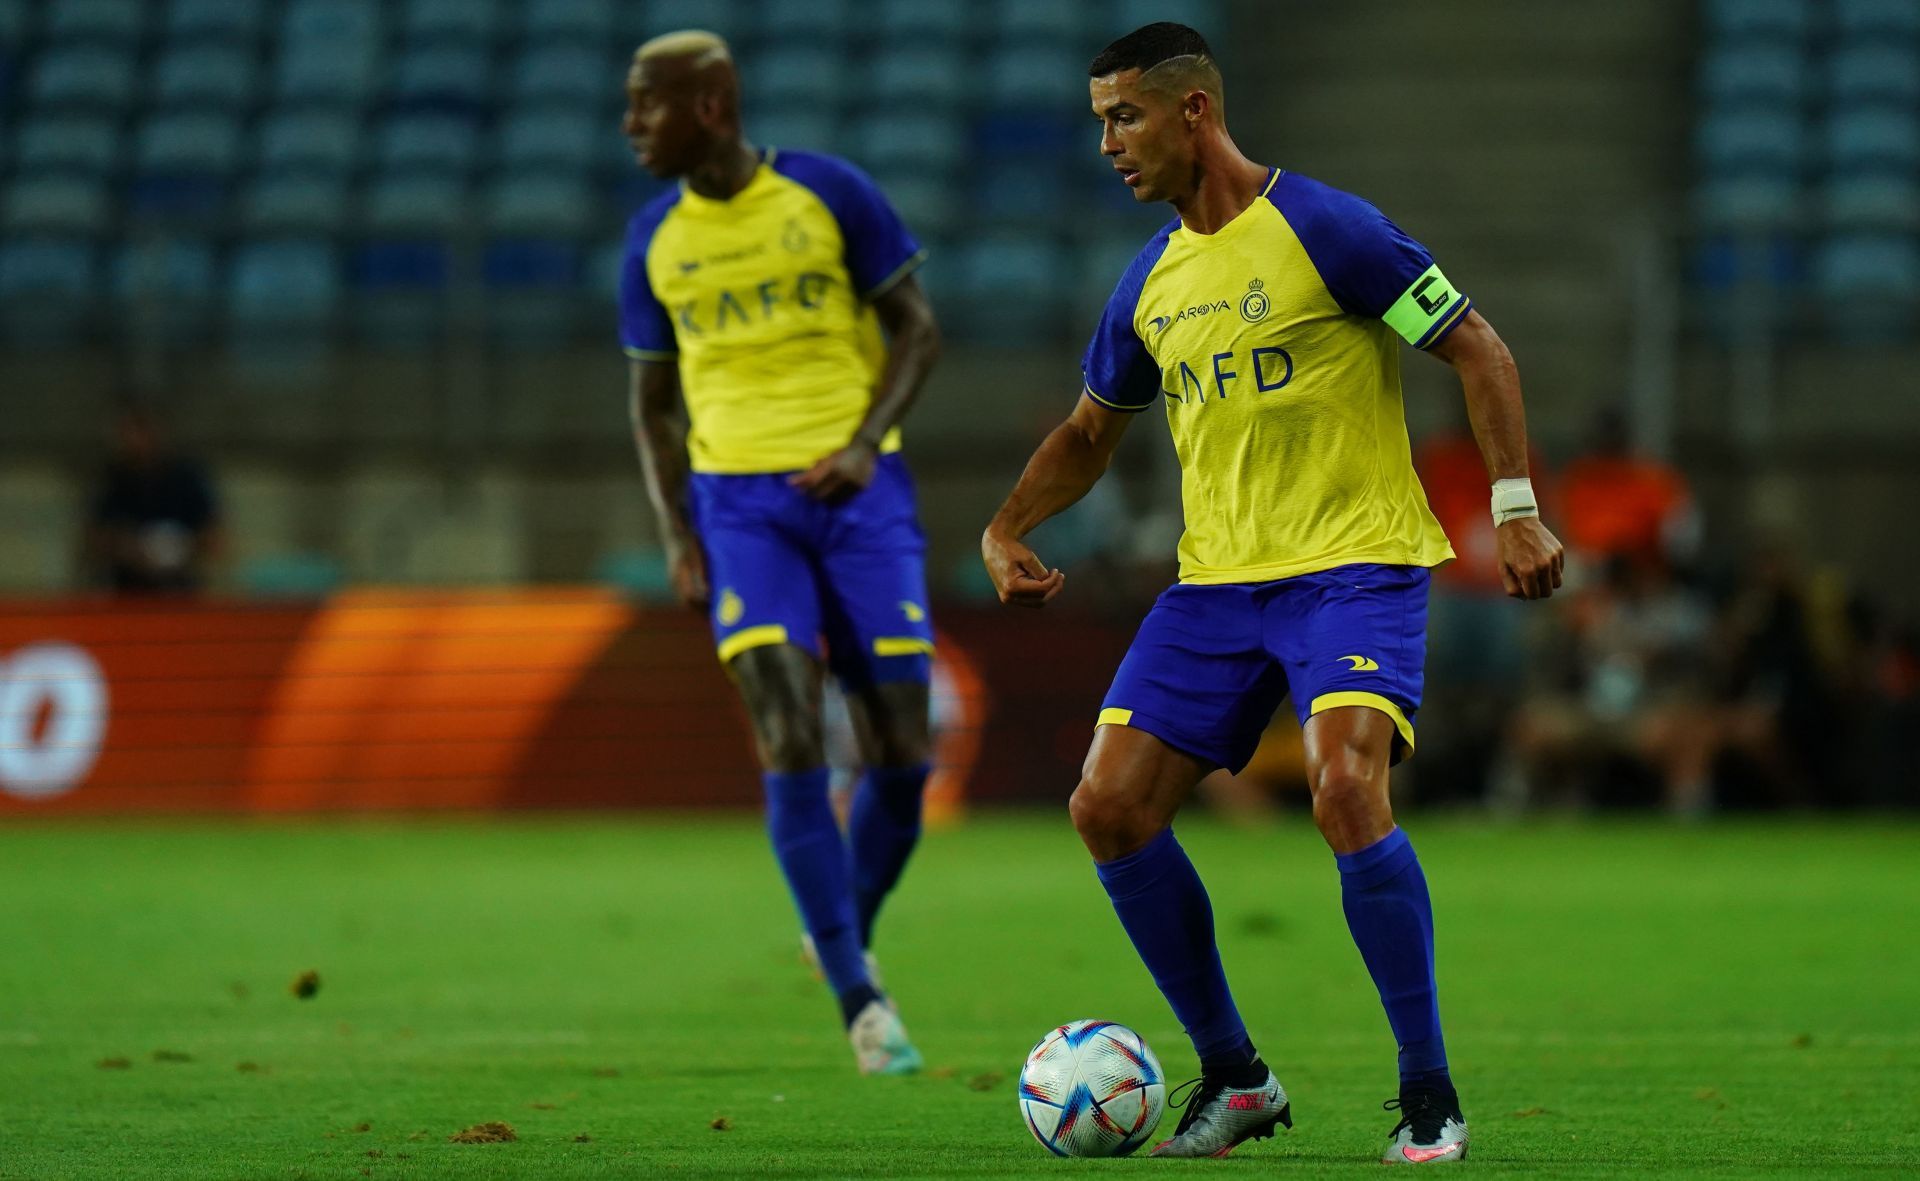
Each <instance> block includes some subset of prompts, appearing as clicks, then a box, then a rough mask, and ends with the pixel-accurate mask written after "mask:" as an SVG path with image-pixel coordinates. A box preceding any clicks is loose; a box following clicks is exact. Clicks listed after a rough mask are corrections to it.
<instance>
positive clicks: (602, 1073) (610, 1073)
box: [593, 1066, 620, 1078]
mask: <svg viewBox="0 0 1920 1181" xmlns="http://www.w3.org/2000/svg"><path fill="white" fill-rule="evenodd" d="M593 1077H595V1078H619V1077H620V1068H619V1067H617V1066H596V1067H594V1068H593Z"/></svg>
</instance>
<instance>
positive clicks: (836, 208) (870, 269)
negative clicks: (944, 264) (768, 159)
mask: <svg viewBox="0 0 1920 1181" xmlns="http://www.w3.org/2000/svg"><path fill="white" fill-rule="evenodd" d="M772 165H773V170H774V171H775V172H778V173H779V174H780V175H782V176H784V177H786V178H788V179H789V180H793V181H796V182H798V183H800V184H803V185H805V186H806V187H807V188H808V189H810V190H812V191H813V194H814V195H815V196H816V197H819V198H820V201H821V203H822V204H824V205H825V206H826V207H827V212H829V213H831V214H833V220H834V221H836V222H838V223H839V224H840V238H841V241H842V242H844V243H845V249H846V253H845V255H844V256H843V257H844V260H845V262H846V267H847V277H848V278H849V279H850V280H851V281H852V282H853V289H854V290H855V291H856V292H858V293H859V295H860V298H862V299H868V300H870V299H874V298H876V297H878V296H879V295H881V294H882V293H884V292H885V291H886V290H887V289H888V288H889V287H892V286H893V285H894V284H895V283H898V282H899V281H900V280H901V279H903V278H905V277H906V276H907V275H908V274H910V273H912V271H913V269H914V268H915V267H917V266H919V265H920V264H921V263H922V262H924V261H926V257H927V252H926V251H924V250H922V249H921V248H920V243H919V242H917V241H915V240H914V237H913V233H912V231H910V230H908V229H907V225H906V223H905V222H903V221H901V220H900V215H899V214H898V213H896V212H895V211H894V208H893V206H892V205H891V204H889V203H888V201H887V198H886V195H885V194H883V193H882V192H881V191H880V188H879V186H878V185H876V184H874V183H873V178H872V177H869V176H868V175H867V174H866V173H864V172H862V171H860V170H859V169H858V168H855V167H854V166H853V165H851V164H849V163H847V162H846V161H845V160H840V159H837V158H835V157H833V156H822V155H819V154H817V153H814V152H790V151H781V152H776V153H775V154H774V157H773V160H772Z"/></svg>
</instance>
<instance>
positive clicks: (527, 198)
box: [485, 172, 598, 238]
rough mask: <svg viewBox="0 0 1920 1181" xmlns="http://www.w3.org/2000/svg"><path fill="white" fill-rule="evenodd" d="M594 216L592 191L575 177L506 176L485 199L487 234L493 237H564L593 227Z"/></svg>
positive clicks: (582, 179)
mask: <svg viewBox="0 0 1920 1181" xmlns="http://www.w3.org/2000/svg"><path fill="white" fill-rule="evenodd" d="M597 214H598V210H597V207H596V203H595V201H594V199H593V191H592V189H591V188H589V186H588V185H587V183H586V181H585V179H584V178H582V177H578V176H564V175H554V174H551V173H546V172H531V173H519V174H509V175H507V176H504V177H501V178H500V179H499V180H497V181H495V182H494V184H493V185H492V187H491V188H490V190H489V191H488V193H487V196H486V214H485V217H486V227H487V232H488V233H490V234H492V235H494V236H495V237H504V236H527V237H553V238H560V237H568V236H570V235H575V234H581V233H585V232H587V231H588V230H590V229H592V228H594V225H595V219H596V217H597Z"/></svg>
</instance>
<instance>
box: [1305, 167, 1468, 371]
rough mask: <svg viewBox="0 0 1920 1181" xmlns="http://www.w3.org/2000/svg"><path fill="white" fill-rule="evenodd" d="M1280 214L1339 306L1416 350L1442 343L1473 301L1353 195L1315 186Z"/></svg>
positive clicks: (1411, 242)
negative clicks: (1384, 326) (1370, 320)
mask: <svg viewBox="0 0 1920 1181" xmlns="http://www.w3.org/2000/svg"><path fill="white" fill-rule="evenodd" d="M1296 205H1297V207H1298V209H1299V212H1298V214H1297V215H1296V213H1295V212H1294V211H1293V210H1289V209H1288V208H1287V206H1286V205H1285V204H1283V205H1282V212H1284V213H1286V214H1287V217H1288V220H1289V221H1290V222H1293V223H1294V224H1295V227H1296V230H1297V231H1298V230H1302V229H1304V230H1305V231H1306V232H1305V233H1302V234H1301V238H1302V245H1304V246H1305V247H1306V248H1307V253H1308V255H1309V256H1310V257H1311V258H1312V259H1313V263H1314V266H1315V267H1316V268H1318V269H1319V271H1320V278H1321V281H1322V282H1324V283H1325V284H1326V286H1327V290H1328V291H1329V292H1331V293H1332V295H1333V297H1334V299H1335V300H1336V301H1337V302H1338V303H1339V304H1340V306H1341V307H1342V308H1345V309H1346V310H1347V311H1349V312H1351V313H1353V314H1355V315H1359V316H1369V317H1372V318H1373V319H1376V320H1384V321H1385V322H1386V324H1387V327H1389V328H1391V329H1393V330H1394V331H1395V332H1397V333H1399V334H1400V337H1401V338H1402V339H1403V340H1405V341H1406V342H1407V343H1408V344H1410V345H1412V346H1413V347H1414V348H1417V349H1427V348H1432V347H1433V346H1434V345H1436V344H1438V343H1440V342H1441V341H1442V340H1444V339H1446V336H1447V334H1448V333H1450V332H1452V331H1453V330H1454V329H1455V328H1456V327H1458V326H1459V324H1460V322H1461V321H1462V320H1464V319H1465V318H1466V315H1467V312H1468V311H1469V310H1471V309H1472V307H1473V301H1472V300H1470V299H1468V298H1467V297H1466V296H1465V295H1464V294H1462V293H1461V291H1460V290H1459V288H1457V287H1455V286H1454V285H1453V284H1452V283H1451V282H1449V281H1448V279H1447V277H1446V275H1444V274H1442V273H1441V271H1440V266H1439V264H1438V263H1436V262H1434V261H1433V255H1431V254H1429V253H1427V248H1426V247H1425V246H1422V245H1421V244H1420V243H1419V242H1417V241H1415V240H1414V239H1413V237H1412V236H1411V235H1409V234H1408V233H1407V232H1406V231H1405V230H1403V229H1401V228H1400V227H1399V226H1397V225H1395V224H1394V223H1393V221H1392V220H1391V219H1389V218H1388V217H1387V215H1386V214H1384V213H1382V212H1380V210H1378V209H1377V208H1375V207H1374V206H1373V205H1371V204H1370V203H1368V202H1366V201H1363V200H1361V199H1360V198H1359V197H1356V196H1354V195H1352V194H1351V193H1343V192H1340V191H1339V190H1337V189H1331V188H1327V187H1325V186H1316V190H1315V191H1314V192H1312V193H1310V194H1307V195H1305V196H1304V197H1303V199H1301V200H1299V201H1297V202H1296Z"/></svg>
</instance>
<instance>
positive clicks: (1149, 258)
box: [1115, 217, 1180, 299]
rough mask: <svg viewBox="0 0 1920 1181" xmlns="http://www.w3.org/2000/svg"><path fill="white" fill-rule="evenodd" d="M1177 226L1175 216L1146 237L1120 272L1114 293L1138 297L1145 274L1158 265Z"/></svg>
mask: <svg viewBox="0 0 1920 1181" xmlns="http://www.w3.org/2000/svg"><path fill="white" fill-rule="evenodd" d="M1179 228H1180V219H1179V218H1177V217H1176V218H1174V219H1173V220H1172V221H1169V222H1168V223H1167V224H1166V225H1163V226H1161V227H1160V229H1159V231H1158V232H1157V233H1155V234H1154V235H1153V237H1151V238H1148V239H1147V244H1146V245H1145V246H1142V247H1141V248H1140V251H1139V253H1137V254H1135V255H1134V256H1133V261H1132V262H1130V263H1128V264H1127V268H1126V270H1124V271H1122V272H1120V283H1119V285H1118V286H1117V287H1116V288H1115V294H1116V295H1120V294H1124V295H1126V296H1127V297H1129V298H1133V299H1138V298H1139V297H1140V289H1141V287H1143V286H1144V285H1145V284H1146V281H1147V276H1148V275H1151V274H1152V273H1153V268H1154V267H1155V266H1157V265H1159V263H1160V257H1161V256H1162V255H1164V254H1165V253H1166V252H1167V245H1168V243H1170V242H1172V241H1173V232H1174V231H1175V230H1177V229H1179Z"/></svg>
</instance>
